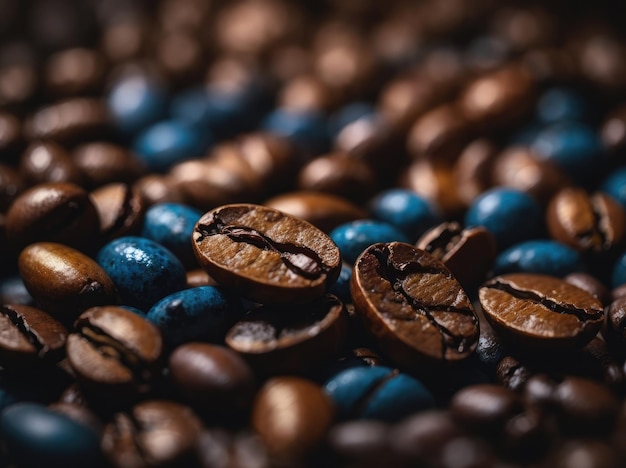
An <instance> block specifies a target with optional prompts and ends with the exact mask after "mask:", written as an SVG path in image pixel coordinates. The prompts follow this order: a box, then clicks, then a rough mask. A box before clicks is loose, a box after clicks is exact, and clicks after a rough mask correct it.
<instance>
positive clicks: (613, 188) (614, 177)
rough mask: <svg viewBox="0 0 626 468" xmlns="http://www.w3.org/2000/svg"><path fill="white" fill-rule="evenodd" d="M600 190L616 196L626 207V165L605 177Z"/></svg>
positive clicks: (625, 207)
mask: <svg viewBox="0 0 626 468" xmlns="http://www.w3.org/2000/svg"><path fill="white" fill-rule="evenodd" d="M600 190H602V191H603V192H605V193H607V194H608V195H610V196H612V197H613V198H615V200H617V201H618V202H619V203H620V205H622V206H623V207H624V209H626V167H621V168H619V169H617V170H615V171H613V172H612V173H611V174H610V175H609V176H608V177H607V178H606V179H604V181H603V182H602V184H601V185H600Z"/></svg>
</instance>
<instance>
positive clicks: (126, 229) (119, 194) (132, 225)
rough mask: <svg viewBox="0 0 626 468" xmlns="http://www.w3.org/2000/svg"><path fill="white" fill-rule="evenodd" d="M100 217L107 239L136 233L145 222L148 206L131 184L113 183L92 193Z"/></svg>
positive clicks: (101, 231) (101, 228) (102, 233)
mask: <svg viewBox="0 0 626 468" xmlns="http://www.w3.org/2000/svg"><path fill="white" fill-rule="evenodd" d="M90 197H91V201H92V202H93V204H94V206H95V207H96V210H97V211H98V218H99V219H100V234H101V235H102V237H103V238H104V239H105V240H111V239H115V238H116V237H122V236H126V235H131V234H134V233H136V232H137V231H138V230H139V229H140V228H141V224H142V223H143V217H144V214H145V211H146V206H145V203H144V201H143V199H142V198H141V196H140V194H139V192H138V191H137V190H136V189H134V188H133V187H132V186H130V185H126V184H123V183H111V184H107V185H103V186H101V187H98V188H97V189H95V190H94V191H93V192H91V194H90Z"/></svg>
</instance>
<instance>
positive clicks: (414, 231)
mask: <svg viewBox="0 0 626 468" xmlns="http://www.w3.org/2000/svg"><path fill="white" fill-rule="evenodd" d="M370 211H371V213H372V216H373V217H374V218H376V219H379V220H381V221H385V222H387V223H389V224H392V225H394V226H395V227H397V228H398V229H400V230H401V231H402V232H404V233H405V234H406V235H407V236H408V237H409V239H410V240H411V241H415V240H417V239H418V237H419V236H421V235H422V234H423V233H424V232H426V231H427V230H428V229H430V228H431V227H433V226H435V225H436V224H439V223H440V222H441V217H440V216H439V214H438V213H437V211H436V210H435V208H434V207H433V206H432V205H431V204H430V203H429V202H427V201H426V200H425V199H424V198H422V197H420V196H419V195H418V194H416V193H415V192H412V191H410V190H403V189H390V190H386V191H384V192H382V193H381V194H379V195H378V196H376V198H374V199H373V200H372V201H371V203H370Z"/></svg>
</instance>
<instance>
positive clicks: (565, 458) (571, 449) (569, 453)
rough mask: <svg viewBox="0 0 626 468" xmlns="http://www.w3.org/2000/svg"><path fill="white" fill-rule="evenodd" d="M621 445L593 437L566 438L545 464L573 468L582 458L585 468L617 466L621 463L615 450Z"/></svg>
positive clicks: (616, 467)
mask: <svg viewBox="0 0 626 468" xmlns="http://www.w3.org/2000/svg"><path fill="white" fill-rule="evenodd" d="M621 447H623V446H620V445H611V444H609V443H608V442H606V441H603V440H597V439H595V438H571V439H566V440H565V441H563V442H562V443H561V444H560V445H559V446H558V448H557V449H555V450H554V452H553V453H552V454H550V455H549V456H548V457H547V459H546V460H545V466H554V467H559V468H561V467H563V468H570V467H572V468H573V467H577V466H580V464H581V460H584V462H582V463H584V466H585V467H587V468H618V467H620V466H622V465H623V458H620V457H618V452H617V450H619V449H621Z"/></svg>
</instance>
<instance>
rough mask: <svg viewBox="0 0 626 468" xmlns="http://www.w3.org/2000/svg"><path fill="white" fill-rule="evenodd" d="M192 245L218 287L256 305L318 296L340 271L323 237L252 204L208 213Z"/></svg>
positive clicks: (303, 224)
mask: <svg viewBox="0 0 626 468" xmlns="http://www.w3.org/2000/svg"><path fill="white" fill-rule="evenodd" d="M193 247H194V253H195V254H196V258H197V259H198V262H199V263H200V265H201V266H202V267H203V268H205V269H206V270H207V271H208V272H209V274H210V275H211V276H212V277H213V278H215V280H216V281H217V282H218V283H220V284H223V285H225V286H231V287H236V289H237V290H238V291H239V292H240V293H241V294H242V295H243V296H245V297H248V298H250V299H253V300H255V301H258V302H262V303H275V302H289V301H294V300H295V301H299V302H304V301H306V300H308V299H312V298H314V297H317V296H320V295H321V294H322V293H323V292H324V289H325V288H326V287H327V286H328V285H329V284H332V283H333V282H334V281H335V279H336V278H337V276H338V275H339V271H340V270H341V258H340V254H339V249H338V248H337V246H336V245H335V244H334V243H333V242H332V241H331V240H330V238H329V237H328V236H327V235H326V234H324V233H323V232H322V231H320V230H319V229H317V228H316V227H314V226H313V225H311V224H309V223H307V222H306V221H302V220H300V219H298V218H294V217H292V216H289V215H286V214H284V213H281V212H280V211H277V210H274V209H271V208H265V207H262V206H258V205H246V204H241V205H227V206H223V207H219V208H216V209H214V210H212V211H209V212H208V213H206V214H205V215H204V216H202V218H200V220H199V221H198V223H197V224H196V228H195V231H194V233H193Z"/></svg>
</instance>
